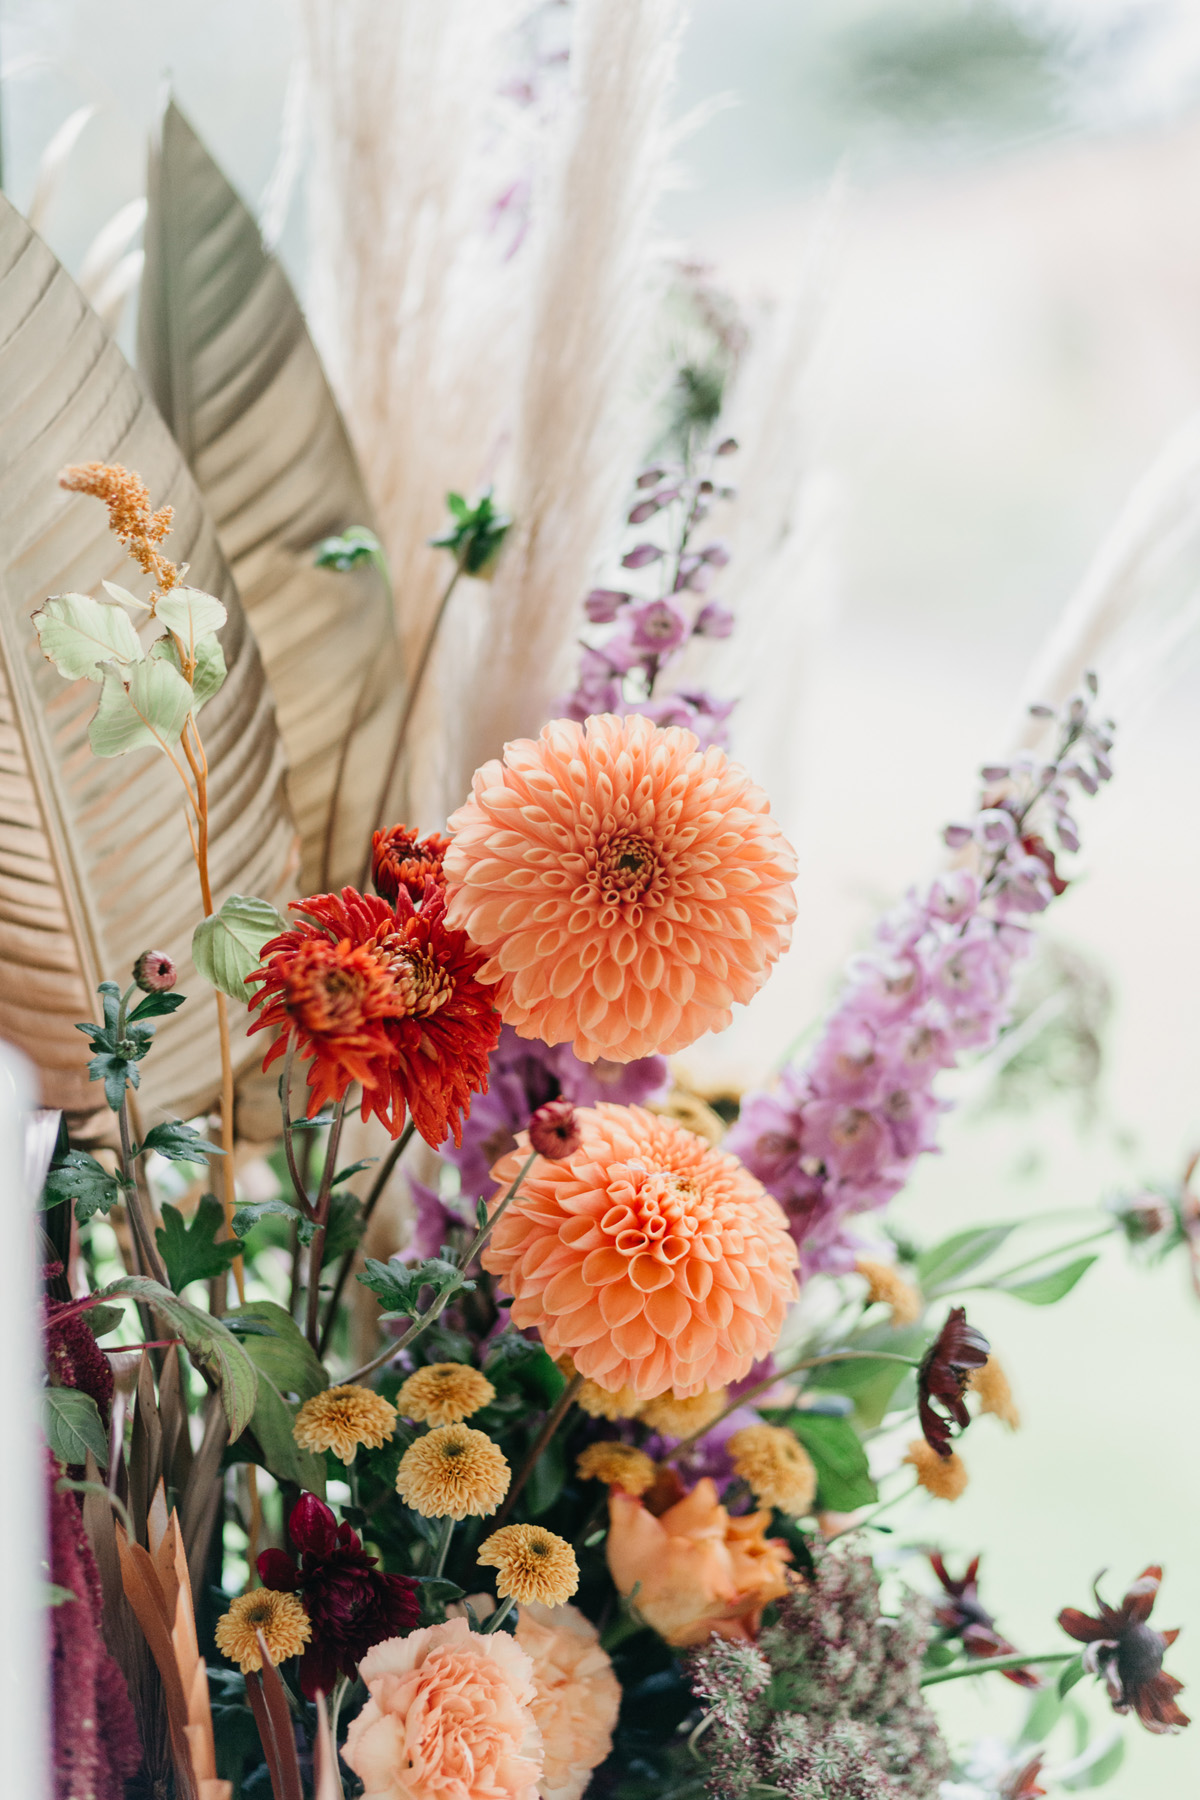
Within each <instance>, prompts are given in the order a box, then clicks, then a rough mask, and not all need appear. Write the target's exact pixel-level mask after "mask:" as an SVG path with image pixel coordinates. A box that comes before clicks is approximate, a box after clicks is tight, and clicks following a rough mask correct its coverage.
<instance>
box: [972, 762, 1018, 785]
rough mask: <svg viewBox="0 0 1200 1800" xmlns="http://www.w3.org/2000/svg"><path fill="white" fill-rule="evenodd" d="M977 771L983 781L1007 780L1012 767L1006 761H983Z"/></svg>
mask: <svg viewBox="0 0 1200 1800" xmlns="http://www.w3.org/2000/svg"><path fill="white" fill-rule="evenodd" d="M979 773H980V775H981V776H982V777H983V779H984V780H985V781H1007V780H1008V778H1009V776H1010V775H1011V774H1012V769H1011V768H1010V766H1009V765H1008V763H985V764H984V766H983V768H982V769H980V771H979Z"/></svg>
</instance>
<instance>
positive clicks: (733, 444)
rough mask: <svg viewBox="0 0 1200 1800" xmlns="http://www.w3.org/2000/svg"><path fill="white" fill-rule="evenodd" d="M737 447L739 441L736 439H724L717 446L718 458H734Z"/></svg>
mask: <svg viewBox="0 0 1200 1800" xmlns="http://www.w3.org/2000/svg"><path fill="white" fill-rule="evenodd" d="M737 447H738V441H737V439H736V438H733V437H727V438H722V439H721V442H720V443H719V444H718V445H717V448H716V452H715V454H716V455H717V456H732V455H733V453H734V451H735V450H736V449H737Z"/></svg>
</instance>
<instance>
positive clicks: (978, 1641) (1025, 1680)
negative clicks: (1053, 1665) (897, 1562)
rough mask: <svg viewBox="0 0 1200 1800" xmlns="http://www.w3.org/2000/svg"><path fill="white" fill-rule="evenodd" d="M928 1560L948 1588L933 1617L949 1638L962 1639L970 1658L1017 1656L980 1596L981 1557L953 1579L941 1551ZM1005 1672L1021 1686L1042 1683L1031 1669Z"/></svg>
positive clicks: (973, 1560)
mask: <svg viewBox="0 0 1200 1800" xmlns="http://www.w3.org/2000/svg"><path fill="white" fill-rule="evenodd" d="M929 1560H930V1562H931V1563H932V1564H933V1571H934V1574H935V1575H936V1576H937V1578H938V1580H939V1581H940V1582H941V1584H942V1586H943V1588H944V1589H945V1590H946V1598H945V1599H944V1600H943V1601H942V1602H941V1604H940V1605H939V1606H938V1607H937V1609H936V1611H935V1612H934V1618H935V1619H936V1620H937V1622H938V1624H939V1625H940V1626H941V1627H942V1629H943V1632H944V1634H945V1635H946V1636H947V1637H957V1638H961V1639H962V1647H963V1649H964V1650H965V1651H966V1653H967V1655H968V1656H971V1657H984V1656H1015V1655H1016V1645H1015V1644H1010V1643H1009V1642H1008V1640H1007V1638H1002V1637H1001V1636H1000V1633H999V1632H998V1631H997V1630H996V1621H995V1619H993V1617H992V1615H991V1613H990V1612H988V1610H987V1608H986V1607H985V1606H984V1605H983V1602H982V1601H981V1600H980V1598H979V1588H978V1585H977V1581H976V1577H977V1576H978V1574H979V1558H978V1557H977V1556H974V1557H972V1558H971V1561H970V1562H969V1563H968V1564H967V1568H966V1573H965V1574H964V1575H963V1576H962V1578H961V1580H958V1581H954V1580H952V1579H951V1577H950V1576H949V1575H948V1574H947V1572H946V1565H945V1563H944V1562H943V1561H942V1558H941V1554H940V1552H939V1551H937V1550H933V1551H931V1552H930V1556H929ZM1002 1673H1003V1674H1005V1675H1007V1676H1008V1679H1009V1680H1010V1681H1015V1682H1016V1684H1017V1686H1018V1687H1040V1686H1041V1682H1040V1681H1039V1679H1038V1677H1037V1676H1036V1675H1035V1674H1034V1673H1033V1670H1032V1669H1004V1670H1003V1671H1002Z"/></svg>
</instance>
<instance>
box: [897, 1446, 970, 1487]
mask: <svg viewBox="0 0 1200 1800" xmlns="http://www.w3.org/2000/svg"><path fill="white" fill-rule="evenodd" d="M904 1461H905V1462H906V1463H911V1464H912V1466H913V1468H914V1469H915V1470H916V1471H917V1485H918V1487H923V1488H924V1489H925V1492H926V1493H927V1494H932V1495H933V1497H934V1499H935V1500H957V1499H959V1498H960V1496H961V1495H963V1494H964V1493H965V1492H966V1490H967V1480H968V1476H967V1465H966V1463H965V1462H964V1461H963V1459H962V1457H961V1456H958V1455H956V1454H955V1452H954V1451H953V1450H950V1449H947V1450H946V1451H945V1453H944V1454H943V1452H942V1451H940V1450H934V1449H933V1448H932V1446H931V1445H929V1444H927V1443H926V1442H925V1439H924V1438H914V1439H913V1441H912V1443H911V1444H910V1445H909V1446H908V1454H907V1456H906V1457H905V1458H904Z"/></svg>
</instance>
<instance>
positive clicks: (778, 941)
mask: <svg viewBox="0 0 1200 1800" xmlns="http://www.w3.org/2000/svg"><path fill="white" fill-rule="evenodd" d="M449 828H450V831H451V833H452V841H451V845H450V848H449V850H448V851H447V852H446V860H445V872H446V881H447V900H448V909H447V914H446V917H447V921H448V923H450V924H451V925H453V926H455V927H456V928H457V929H459V930H464V931H466V932H467V933H468V935H469V936H470V938H471V939H472V940H473V942H475V943H476V944H478V945H479V946H480V947H481V949H483V950H485V951H486V952H487V955H488V957H489V959H490V960H489V961H488V962H487V963H485V964H484V966H483V968H482V969H481V970H480V978H481V979H482V980H484V981H490V982H495V983H496V993H495V1000H496V1005H497V1006H498V1007H499V1009H500V1014H501V1017H502V1018H503V1019H504V1020H506V1022H507V1023H508V1024H510V1025H511V1026H513V1027H514V1029H515V1030H516V1032H517V1033H518V1035H519V1036H521V1037H529V1038H541V1039H543V1040H544V1041H545V1042H546V1043H548V1044H561V1043H567V1042H569V1043H571V1045H572V1047H573V1049H574V1051H575V1054H576V1055H577V1056H579V1057H582V1058H583V1060H584V1061H585V1062H594V1061H595V1060H596V1059H597V1058H598V1057H606V1058H609V1059H610V1060H613V1061H616V1062H631V1061H632V1060H633V1059H634V1058H635V1057H639V1056H649V1055H651V1054H652V1053H653V1052H655V1051H661V1052H664V1053H666V1054H669V1053H670V1052H672V1051H675V1050H682V1049H683V1048H684V1047H685V1046H686V1045H688V1044H692V1043H695V1041H696V1039H697V1038H698V1037H700V1036H701V1034H702V1033H703V1032H705V1031H720V1030H722V1029H723V1028H724V1027H725V1026H726V1025H728V1024H729V1022H730V1020H731V1018H732V1013H731V1011H730V1009H731V1007H732V1006H733V1003H734V1001H735V1000H736V1001H739V1002H745V1001H747V1000H749V999H750V998H751V997H752V996H753V995H754V994H755V993H757V991H758V989H759V988H760V987H761V986H762V984H763V982H764V981H765V980H766V977H767V974H768V972H769V970H770V967H771V964H772V963H773V962H775V960H776V958H777V957H779V956H780V955H781V954H782V952H783V951H784V950H785V949H786V948H787V945H788V942H789V940H790V936H791V925H792V920H793V918H794V917H795V913H796V901H795V896H794V894H793V892H792V880H793V877H794V876H795V873H796V858H795V853H794V852H793V850H792V848H791V846H790V845H789V844H788V842H787V840H786V839H785V838H784V836H783V834H782V832H781V831H780V830H779V827H778V826H777V825H776V824H775V822H774V820H773V819H772V818H771V816H770V812H769V809H768V804H767V798H766V795H765V794H764V793H763V792H762V790H761V789H760V788H757V787H756V786H755V785H754V783H753V782H752V781H751V780H750V779H749V777H748V776H747V775H746V773H745V771H744V770H743V769H741V768H739V767H738V765H737V764H736V763H730V762H728V761H727V760H726V758H725V753H724V751H722V750H718V749H716V748H712V749H709V750H705V751H701V750H700V749H699V748H698V747H697V741H696V739H695V737H694V736H693V735H692V733H691V732H690V731H684V730H682V729H681V728H680V727H678V726H670V727H667V728H665V729H664V728H662V727H660V726H656V725H654V724H652V723H651V721H650V720H649V719H646V718H643V717H642V716H641V715H640V714H633V715H631V716H630V717H629V718H618V717H616V716H615V715H613V714H604V715H603V716H601V717H597V718H591V719H588V720H587V722H586V724H584V725H578V724H576V723H575V722H574V721H573V720H570V719H555V720H553V721H552V722H551V723H550V724H549V725H547V726H546V727H545V728H544V730H543V731H542V734H541V736H540V737H539V738H538V739H537V741H536V742H534V741H533V740H531V739H528V738H521V739H519V740H518V741H517V742H516V743H512V744H506V745H505V749H504V759H503V761H502V762H489V763H485V764H484V766H483V768H481V769H478V770H477V771H476V773H475V780H474V786H473V793H472V797H471V799H470V800H468V801H467V803H466V805H465V806H460V807H459V809H458V811H457V812H456V813H454V814H453V816H452V817H451V819H450V827H449Z"/></svg>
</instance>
